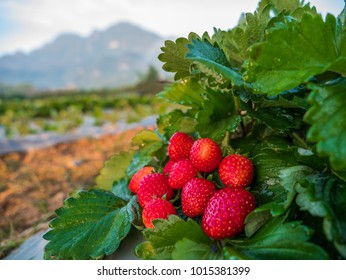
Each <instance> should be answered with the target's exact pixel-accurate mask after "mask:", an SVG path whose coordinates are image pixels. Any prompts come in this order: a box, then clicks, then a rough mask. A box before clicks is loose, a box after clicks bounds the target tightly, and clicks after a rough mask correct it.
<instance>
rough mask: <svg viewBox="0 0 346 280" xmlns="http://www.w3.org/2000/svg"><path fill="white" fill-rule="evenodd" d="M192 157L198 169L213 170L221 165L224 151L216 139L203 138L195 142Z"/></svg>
mask: <svg viewBox="0 0 346 280" xmlns="http://www.w3.org/2000/svg"><path fill="white" fill-rule="evenodd" d="M190 159H191V161H192V163H193V164H194V166H195V167H196V168H197V170H198V171H204V172H211V171H213V170H215V169H216V168H217V167H218V166H219V164H220V162H221V160H222V152H221V149H220V147H219V145H218V144H217V143H216V142H215V141H213V140H212V139H210V138H202V139H200V140H197V141H195V143H194V144H193V146H192V148H191V151H190Z"/></svg>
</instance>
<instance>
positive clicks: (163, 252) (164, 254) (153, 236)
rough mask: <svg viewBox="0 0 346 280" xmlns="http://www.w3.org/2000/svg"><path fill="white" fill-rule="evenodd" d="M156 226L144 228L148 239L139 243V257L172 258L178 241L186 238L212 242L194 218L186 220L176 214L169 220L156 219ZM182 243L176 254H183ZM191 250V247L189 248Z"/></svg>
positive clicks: (153, 258)
mask: <svg viewBox="0 0 346 280" xmlns="http://www.w3.org/2000/svg"><path fill="white" fill-rule="evenodd" d="M154 225H155V228H152V229H149V228H148V229H145V230H143V236H144V238H145V239H146V240H147V241H145V242H143V243H141V244H139V245H138V246H137V248H136V250H135V253H136V255H137V256H138V257H140V258H142V259H150V260H170V259H173V256H172V253H173V252H174V250H175V245H176V243H177V242H178V241H181V240H183V239H184V238H186V239H189V240H191V241H192V242H196V243H199V244H210V243H211V240H210V239H209V238H208V237H207V236H206V235H205V234H204V232H203V231H202V228H201V227H200V225H199V224H198V223H197V222H195V221H194V220H192V219H189V220H187V221H184V220H183V219H181V218H179V217H178V216H175V215H170V216H169V217H168V220H162V219H158V220H155V221H154ZM181 247H182V245H178V251H177V252H176V254H177V255H176V256H181V250H179V249H182V248H181ZM188 250H190V249H188Z"/></svg>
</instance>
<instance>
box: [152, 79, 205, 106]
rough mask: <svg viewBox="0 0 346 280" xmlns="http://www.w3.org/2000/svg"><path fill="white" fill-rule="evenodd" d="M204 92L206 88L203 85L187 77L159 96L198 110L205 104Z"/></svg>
mask: <svg viewBox="0 0 346 280" xmlns="http://www.w3.org/2000/svg"><path fill="white" fill-rule="evenodd" d="M204 92H205V90H204V88H202V87H201V85H200V84H199V83H198V82H197V80H195V79H186V80H184V81H182V82H179V83H173V84H172V85H171V86H170V87H167V88H165V90H164V91H162V92H160V93H159V94H158V95H157V96H158V97H159V98H162V99H164V100H165V101H168V102H170V103H174V104H179V105H183V106H186V107H188V108H191V109H193V110H198V109H199V108H200V107H202V105H203V101H204V99H203V97H202V94H203V93H204Z"/></svg>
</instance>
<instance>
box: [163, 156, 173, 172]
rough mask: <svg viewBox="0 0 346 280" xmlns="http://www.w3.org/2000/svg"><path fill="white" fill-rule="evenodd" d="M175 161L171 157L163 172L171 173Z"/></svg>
mask: <svg viewBox="0 0 346 280" xmlns="http://www.w3.org/2000/svg"><path fill="white" fill-rule="evenodd" d="M174 163H175V161H174V160H171V159H170V160H169V161H168V162H167V163H166V165H165V167H164V168H163V174H166V175H167V174H169V172H171V169H172V167H173V164H174Z"/></svg>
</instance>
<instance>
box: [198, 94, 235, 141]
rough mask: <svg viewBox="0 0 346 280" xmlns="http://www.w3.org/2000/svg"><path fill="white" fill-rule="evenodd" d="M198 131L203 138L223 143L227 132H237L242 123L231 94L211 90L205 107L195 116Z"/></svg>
mask: <svg viewBox="0 0 346 280" xmlns="http://www.w3.org/2000/svg"><path fill="white" fill-rule="evenodd" d="M195 118H196V120H197V125H196V127H195V129H196V131H198V132H199V134H200V136H201V137H209V138H212V139H214V140H215V141H217V142H221V141H222V139H223V138H224V136H225V134H226V132H227V131H229V132H233V131H235V130H236V128H237V126H238V124H239V123H240V121H241V118H240V116H239V115H238V112H237V109H236V106H235V101H234V96H233V95H232V94H231V93H230V92H227V91H225V92H221V91H216V90H212V89H209V90H208V91H207V93H206V94H205V100H204V101H203V107H202V108H201V110H200V111H199V112H197V114H196V116H195Z"/></svg>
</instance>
